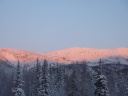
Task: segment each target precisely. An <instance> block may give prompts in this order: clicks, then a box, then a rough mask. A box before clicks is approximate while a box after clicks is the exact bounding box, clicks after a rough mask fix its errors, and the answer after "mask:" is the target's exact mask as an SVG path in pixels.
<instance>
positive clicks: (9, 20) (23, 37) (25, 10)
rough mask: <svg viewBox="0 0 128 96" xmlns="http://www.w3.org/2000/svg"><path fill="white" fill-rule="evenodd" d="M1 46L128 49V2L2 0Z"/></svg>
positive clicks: (53, 48)
mask: <svg viewBox="0 0 128 96" xmlns="http://www.w3.org/2000/svg"><path fill="white" fill-rule="evenodd" d="M0 47H9V48H17V49H23V50H29V51H34V52H50V51H54V50H59V49H65V48H69V47H89V48H115V47H127V48H128V1H127V0H0Z"/></svg>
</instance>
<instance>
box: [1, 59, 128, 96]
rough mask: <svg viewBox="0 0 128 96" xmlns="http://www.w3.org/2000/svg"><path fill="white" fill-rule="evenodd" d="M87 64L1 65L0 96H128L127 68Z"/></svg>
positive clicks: (100, 63)
mask: <svg viewBox="0 0 128 96" xmlns="http://www.w3.org/2000/svg"><path fill="white" fill-rule="evenodd" d="M98 63H99V65H97V66H89V65H88V62H86V61H82V62H74V63H71V64H60V63H49V62H48V61H47V60H44V61H39V60H38V59H37V61H36V64H35V66H33V67H30V66H27V65H22V64H20V62H19V61H18V63H17V66H16V67H12V66H7V65H6V66H5V67H4V68H2V67H1V65H2V62H1V64H0V67H1V68H0V96H128V66H127V65H122V64H120V62H118V63H117V64H104V62H103V61H102V60H101V59H100V60H99V62H98Z"/></svg>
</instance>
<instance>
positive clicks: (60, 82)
mask: <svg viewBox="0 0 128 96" xmlns="http://www.w3.org/2000/svg"><path fill="white" fill-rule="evenodd" d="M55 94H56V96H59V95H61V96H62V95H64V67H63V65H62V64H60V65H58V64H57V72H56V78H55Z"/></svg>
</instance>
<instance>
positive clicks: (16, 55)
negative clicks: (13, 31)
mask: <svg viewBox="0 0 128 96" xmlns="http://www.w3.org/2000/svg"><path fill="white" fill-rule="evenodd" d="M37 58H39V59H40V60H44V59H47V60H49V61H53V62H60V63H71V62H76V61H83V60H86V61H90V62H97V61H98V60H99V59H100V58H101V59H103V60H104V62H106V63H113V62H114V63H115V62H118V61H120V62H121V63H122V64H128V48H114V49H93V48H80V47H72V48H68V49H64V50H57V51H53V52H48V53H37V52H31V51H25V50H20V49H12V48H0V62H6V63H8V64H10V65H13V64H16V63H17V61H18V60H20V62H22V63H24V64H27V63H30V62H31V64H32V63H34V64H35V61H36V59H37Z"/></svg>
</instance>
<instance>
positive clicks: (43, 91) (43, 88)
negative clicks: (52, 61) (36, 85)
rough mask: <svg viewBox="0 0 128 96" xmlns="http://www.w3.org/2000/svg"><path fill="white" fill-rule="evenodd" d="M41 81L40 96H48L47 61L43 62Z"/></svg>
mask: <svg viewBox="0 0 128 96" xmlns="http://www.w3.org/2000/svg"><path fill="white" fill-rule="evenodd" d="M42 73H43V76H42V81H41V85H42V86H41V95H40V96H50V85H49V84H50V78H49V67H48V62H47V60H44V63H43V66H42Z"/></svg>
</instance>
